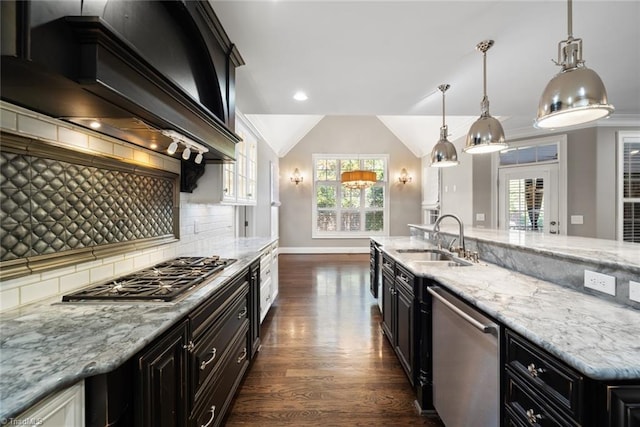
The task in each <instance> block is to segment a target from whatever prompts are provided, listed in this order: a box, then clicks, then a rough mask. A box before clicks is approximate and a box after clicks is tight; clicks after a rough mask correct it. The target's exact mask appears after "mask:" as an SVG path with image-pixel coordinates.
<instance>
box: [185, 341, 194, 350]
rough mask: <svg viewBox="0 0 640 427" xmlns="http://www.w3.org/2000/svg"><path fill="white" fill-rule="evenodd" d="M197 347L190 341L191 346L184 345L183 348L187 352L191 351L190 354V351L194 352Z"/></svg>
mask: <svg viewBox="0 0 640 427" xmlns="http://www.w3.org/2000/svg"><path fill="white" fill-rule="evenodd" d="M195 346H196V345H195V344H194V343H193V341H189V344H185V345H183V346H182V348H184V349H185V350H187V351H189V352H190V351H192V350H193V348H194V347H195Z"/></svg>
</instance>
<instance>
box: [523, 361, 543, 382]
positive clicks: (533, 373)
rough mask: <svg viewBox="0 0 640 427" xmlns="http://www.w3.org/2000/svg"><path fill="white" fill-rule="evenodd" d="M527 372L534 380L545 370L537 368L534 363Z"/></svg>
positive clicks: (528, 367)
mask: <svg viewBox="0 0 640 427" xmlns="http://www.w3.org/2000/svg"><path fill="white" fill-rule="evenodd" d="M527 371H529V375H531V377H532V378H537V377H538V375H540V374H542V373H544V369H542V368H537V367H536V365H535V364H533V363H532V364H530V365H529V366H527Z"/></svg>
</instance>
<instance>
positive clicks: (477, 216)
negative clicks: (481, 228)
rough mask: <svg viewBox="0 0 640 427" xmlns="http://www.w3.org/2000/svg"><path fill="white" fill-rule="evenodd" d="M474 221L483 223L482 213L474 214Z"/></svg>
mask: <svg viewBox="0 0 640 427" xmlns="http://www.w3.org/2000/svg"><path fill="white" fill-rule="evenodd" d="M476 221H484V214H483V213H477V214H476Z"/></svg>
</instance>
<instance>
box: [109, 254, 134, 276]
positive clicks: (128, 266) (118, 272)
mask: <svg viewBox="0 0 640 427" xmlns="http://www.w3.org/2000/svg"><path fill="white" fill-rule="evenodd" d="M132 271H134V270H133V258H128V259H124V260H122V261H118V262H116V263H114V264H113V274H114V275H115V276H116V277H117V276H122V275H125V274H128V273H131V272H132Z"/></svg>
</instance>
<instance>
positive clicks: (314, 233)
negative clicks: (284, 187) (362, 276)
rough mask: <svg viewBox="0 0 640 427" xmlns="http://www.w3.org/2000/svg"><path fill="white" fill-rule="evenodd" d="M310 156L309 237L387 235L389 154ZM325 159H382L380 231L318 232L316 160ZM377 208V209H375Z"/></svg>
mask: <svg viewBox="0 0 640 427" xmlns="http://www.w3.org/2000/svg"><path fill="white" fill-rule="evenodd" d="M311 158H312V160H311V161H312V162H313V165H312V173H313V178H312V179H313V193H312V196H311V230H312V231H311V238H312V239H360V238H368V237H371V236H389V211H390V206H389V205H390V197H389V155H388V154H313V155H312V156H311ZM325 159H338V160H353V159H358V160H368V159H384V161H385V162H384V163H385V165H384V177H385V179H384V181H383V186H384V208H383V212H384V213H383V217H384V218H383V221H382V227H383V230H382V231H335V232H320V231H318V229H317V224H318V209H317V200H316V191H317V190H316V185H317V181H316V164H317V163H318V162H317V161H318V160H325ZM376 210H377V209H376Z"/></svg>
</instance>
